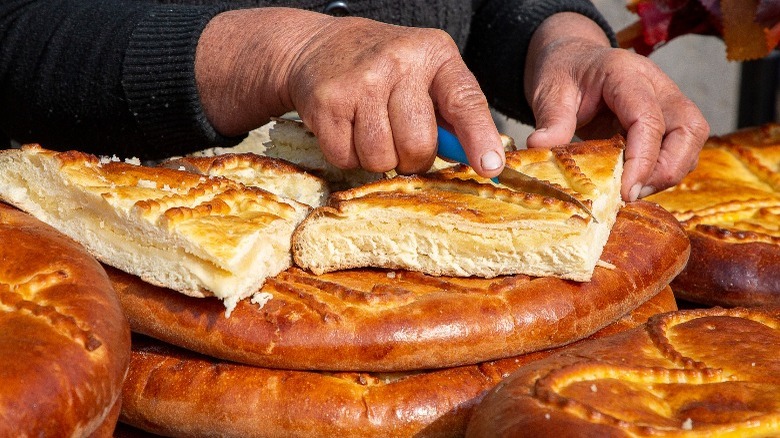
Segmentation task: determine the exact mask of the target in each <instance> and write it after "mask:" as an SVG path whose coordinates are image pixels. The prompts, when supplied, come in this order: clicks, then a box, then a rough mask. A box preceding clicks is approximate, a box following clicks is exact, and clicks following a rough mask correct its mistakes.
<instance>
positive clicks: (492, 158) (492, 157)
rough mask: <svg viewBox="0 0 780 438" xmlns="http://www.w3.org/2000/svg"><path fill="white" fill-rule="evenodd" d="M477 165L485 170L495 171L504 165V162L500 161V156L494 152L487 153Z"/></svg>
mask: <svg viewBox="0 0 780 438" xmlns="http://www.w3.org/2000/svg"><path fill="white" fill-rule="evenodd" d="M479 164H481V165H482V168H483V169H485V170H496V169H498V168H500V167H501V166H503V165H504V160H502V159H501V155H499V154H498V152H496V151H488V152H486V153H485V154H484V155H482V158H480V161H479Z"/></svg>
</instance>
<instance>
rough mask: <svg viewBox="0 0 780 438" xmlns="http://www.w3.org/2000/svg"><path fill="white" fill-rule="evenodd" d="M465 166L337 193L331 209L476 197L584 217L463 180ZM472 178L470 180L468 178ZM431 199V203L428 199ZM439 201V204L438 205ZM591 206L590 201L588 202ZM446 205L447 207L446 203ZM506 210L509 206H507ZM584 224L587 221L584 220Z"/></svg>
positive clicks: (572, 208)
mask: <svg viewBox="0 0 780 438" xmlns="http://www.w3.org/2000/svg"><path fill="white" fill-rule="evenodd" d="M458 169H463V168H462V167H457V168H452V169H447V170H445V171H442V173H434V174H427V175H424V176H417V175H416V176H397V177H395V178H392V179H386V180H381V181H377V182H374V183H369V184H366V185H364V186H360V187H357V188H355V189H351V190H346V191H341V192H336V193H334V194H333V195H331V198H330V201H329V206H330V207H332V208H335V209H337V210H341V209H343V208H348V207H349V205H350V203H349V201H351V200H356V199H370V198H376V199H380V198H387V200H388V201H390V202H393V203H394V204H398V203H399V202H401V200H402V198H404V197H409V198H410V199H409V201H410V202H412V203H414V204H415V205H421V204H426V205H427V204H430V205H428V208H433V206H435V205H436V204H437V203H439V204H442V203H446V201H447V198H448V197H456V198H457V197H464V196H465V197H474V198H481V199H483V200H486V201H491V202H495V204H496V208H502V207H501V206H502V205H504V206H507V207H508V205H507V204H509V205H514V206H516V207H519V208H522V209H527V210H533V211H542V210H544V211H549V212H556V213H561V214H566V215H568V216H571V217H575V216H576V217H580V216H578V214H579V215H583V213H582V212H581V210H580V209H579V207H577V206H576V205H574V204H572V203H570V202H565V201H562V200H559V199H555V198H549V197H545V196H541V195H537V194H535V193H526V192H518V191H514V190H510V189H507V188H504V187H502V186H494V185H490V184H481V183H479V182H478V181H473V180H471V179H460V178H461V176H464V177H466V176H465V175H462V174H461V173H458ZM466 178H468V177H466ZM426 198H431V199H430V201H431V202H430V203H426V202H425V199H426ZM434 201H437V202H434ZM587 203H589V201H588V202H587ZM444 205H445V206H446V204H444ZM504 208H505V207H504ZM452 213H455V214H460V215H464V214H466V215H467V214H469V213H471V212H470V211H468V210H465V209H457V210H455V211H453V212H452ZM473 213H474V214H476V215H479V216H480V217H484V219H485V220H487V219H488V218H490V216H486V215H484V214H483V213H482V212H481V211H478V210H476V209H474V211H473ZM508 213H509V212H507V214H508ZM496 219H498V220H505V219H504V217H503V216H501V215H499V216H497V218H496ZM582 219H583V221H584V220H585V218H584V217H582Z"/></svg>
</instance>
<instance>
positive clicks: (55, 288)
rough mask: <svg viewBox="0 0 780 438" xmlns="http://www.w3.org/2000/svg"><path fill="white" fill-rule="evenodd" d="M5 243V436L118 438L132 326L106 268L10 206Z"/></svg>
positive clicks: (1, 273)
mask: <svg viewBox="0 0 780 438" xmlns="http://www.w3.org/2000/svg"><path fill="white" fill-rule="evenodd" d="M0 242H3V244H2V245H0V382H2V383H1V384H0V436H67V437H87V436H95V437H108V436H111V432H112V431H113V430H114V426H115V425H116V423H117V418H118V416H119V409H120V406H121V397H120V395H121V390H122V382H123V379H124V377H125V374H126V373H127V370H128V365H129V360H130V328H129V326H128V324H127V320H126V319H125V317H124V315H123V314H122V309H121V308H120V305H119V302H118V300H117V298H116V294H115V293H114V290H113V289H112V286H111V283H110V282H109V280H108V277H106V273H105V271H104V270H103V268H102V267H101V266H100V264H99V263H98V262H97V261H96V260H95V259H94V258H93V257H92V256H90V255H89V253H87V251H85V250H84V248H83V247H81V246H80V245H78V244H76V243H75V242H73V241H72V240H70V239H68V238H67V237H66V236H64V235H63V234H61V233H59V232H57V231H56V230H54V229H53V228H51V227H49V226H48V225H46V224H44V223H42V222H41V221H39V220H37V219H35V218H33V217H32V216H30V215H27V214H25V213H23V212H21V211H19V210H17V209H14V208H12V207H10V206H8V205H6V204H3V203H0Z"/></svg>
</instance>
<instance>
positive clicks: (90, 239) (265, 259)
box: [0, 145, 310, 315]
mask: <svg viewBox="0 0 780 438" xmlns="http://www.w3.org/2000/svg"><path fill="white" fill-rule="evenodd" d="M0 197H1V198H2V199H3V200H5V201H6V202H8V203H10V204H13V205H15V206H16V207H18V208H20V209H22V210H25V211H27V212H29V213H31V214H32V215H34V216H36V217H37V218H39V219H40V220H42V221H43V222H46V223H48V224H50V225H52V226H54V227H55V228H57V229H58V230H60V231H61V232H63V233H65V234H67V235H68V236H70V237H71V238H73V239H74V240H76V241H77V242H79V243H81V244H82V245H84V246H85V247H86V248H87V249H88V250H89V251H90V252H91V253H92V254H93V255H94V256H95V257H96V258H97V259H99V260H100V261H102V262H104V263H106V264H108V265H111V266H114V267H116V268H118V269H121V270H123V271H125V272H128V273H131V274H134V275H137V276H139V277H140V278H141V279H143V280H144V281H146V282H149V283H151V284H155V285H159V286H164V287H167V288H170V289H174V290H176V291H179V292H181V293H184V294H186V295H190V296H196V297H203V296H212V295H213V296H216V297H218V298H220V299H222V300H223V302H224V304H225V306H226V307H227V310H228V312H227V314H228V315H229V313H230V311H231V310H232V309H233V307H234V306H235V305H236V302H237V301H238V300H240V299H242V298H245V297H248V296H250V295H252V294H253V293H255V292H256V291H257V290H258V289H259V288H260V287H261V286H262V284H263V283H264V281H265V279H266V278H267V277H269V276H273V275H276V274H278V273H279V272H281V271H283V270H285V269H287V268H288V267H290V265H291V258H290V236H291V234H292V232H293V229H294V228H295V226H296V225H297V224H298V223H299V222H300V221H301V220H302V219H303V218H304V217H305V216H306V214H308V212H309V210H310V208H309V207H308V206H306V205H304V204H301V203H299V202H296V201H293V200H290V199H285V198H282V197H280V196H277V195H274V194H272V193H270V192H268V191H265V190H261V189H259V188H256V187H247V186H245V185H243V184H241V183H239V182H236V181H233V180H230V179H227V178H223V177H209V176H204V175H198V174H195V173H191V172H186V171H181V170H176V169H167V168H151V167H144V166H140V165H136V164H132V163H130V162H122V161H119V160H118V159H108V158H98V157H96V156H93V155H88V154H84V153H80V152H75V151H70V152H61V153H58V152H53V151H49V150H46V149H43V148H41V147H40V146H38V145H25V146H23V147H22V148H21V149H11V150H6V151H3V152H0Z"/></svg>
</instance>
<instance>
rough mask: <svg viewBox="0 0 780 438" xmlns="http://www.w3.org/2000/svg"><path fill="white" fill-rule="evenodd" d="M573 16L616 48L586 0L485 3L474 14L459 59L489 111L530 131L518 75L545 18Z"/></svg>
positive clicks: (606, 27)
mask: <svg viewBox="0 0 780 438" xmlns="http://www.w3.org/2000/svg"><path fill="white" fill-rule="evenodd" d="M558 12H576V13H579V14H582V15H585V16H587V17H589V18H590V19H592V20H593V21H595V22H596V23H597V24H598V25H599V26H601V27H602V28H603V29H604V32H605V33H606V34H607V36H608V37H609V39H610V41H611V42H612V45H613V47H617V40H616V39H615V34H614V32H613V31H612V29H611V28H610V27H609V24H608V23H607V21H606V20H605V19H604V17H603V16H602V15H601V14H600V13H599V12H598V10H597V9H596V8H595V6H593V4H592V3H591V2H589V1H586V0H485V1H484V2H483V3H482V4H481V5H479V6H478V7H477V8H476V9H475V11H474V17H473V20H472V23H471V34H470V36H469V40H468V43H467V45H466V49H465V51H464V59H465V61H466V63H467V64H468V66H469V68H470V69H471V70H472V71H473V72H474V75H475V76H476V77H477V80H478V81H479V83H480V86H481V87H482V90H483V92H484V93H485V95H486V96H487V98H488V101H489V103H490V105H491V106H493V107H494V108H495V109H496V110H498V111H499V112H501V113H503V114H504V115H506V116H509V117H512V118H514V119H517V120H519V121H521V122H523V123H526V124H529V125H532V126H533V125H534V123H535V119H534V115H533V111H532V110H531V107H530V105H529V104H528V102H527V101H526V98H525V94H524V90H523V70H524V66H525V58H526V54H527V50H528V44H529V43H530V41H531V36H532V35H533V33H534V31H535V30H536V29H537V27H539V25H540V24H541V23H542V21H544V19H546V18H547V17H549V16H551V15H553V14H555V13H558Z"/></svg>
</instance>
